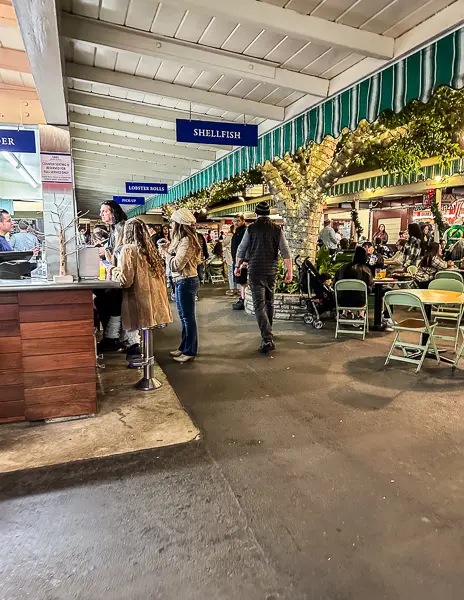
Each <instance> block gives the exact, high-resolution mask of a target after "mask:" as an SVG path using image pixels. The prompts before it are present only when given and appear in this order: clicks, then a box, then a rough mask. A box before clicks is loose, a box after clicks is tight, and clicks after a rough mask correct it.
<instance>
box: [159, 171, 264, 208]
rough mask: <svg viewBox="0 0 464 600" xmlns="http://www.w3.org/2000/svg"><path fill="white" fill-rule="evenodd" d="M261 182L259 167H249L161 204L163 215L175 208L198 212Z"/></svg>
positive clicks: (238, 194)
mask: <svg viewBox="0 0 464 600" xmlns="http://www.w3.org/2000/svg"><path fill="white" fill-rule="evenodd" d="M261 183H263V176H262V174H261V171H260V169H250V171H245V172H244V173H240V174H239V175H234V176H233V177H229V179H224V181H218V182H217V183H213V184H212V185H210V186H208V187H207V188H204V189H203V190H201V191H200V192H196V193H194V194H190V195H189V196H185V197H184V198H181V199H180V200H176V201H175V202H172V203H170V204H165V205H164V206H163V213H164V215H165V216H170V214H172V211H173V210H176V209H177V208H181V207H184V208H188V209H189V210H191V211H192V212H200V211H201V210H203V209H206V208H208V207H212V206H214V205H216V204H219V203H220V202H222V201H223V200H228V199H229V198H233V197H234V196H240V195H241V194H243V192H245V191H246V189H247V188H248V187H251V186H254V185H259V184H261Z"/></svg>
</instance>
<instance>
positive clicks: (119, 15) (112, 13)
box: [100, 0, 129, 25]
mask: <svg viewBox="0 0 464 600" xmlns="http://www.w3.org/2000/svg"><path fill="white" fill-rule="evenodd" d="M128 8H129V2H128V0H101V7H100V19H101V20H102V21H109V22H110V23H117V24H118V25H124V22H125V20H126V14H127V10H128Z"/></svg>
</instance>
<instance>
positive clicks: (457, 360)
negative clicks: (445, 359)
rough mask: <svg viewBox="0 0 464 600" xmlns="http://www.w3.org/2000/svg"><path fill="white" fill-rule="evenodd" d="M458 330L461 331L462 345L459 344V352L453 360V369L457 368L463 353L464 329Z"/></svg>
mask: <svg viewBox="0 0 464 600" xmlns="http://www.w3.org/2000/svg"><path fill="white" fill-rule="evenodd" d="M459 329H460V331H461V337H462V344H461V346H460V348H459V350H458V351H457V352H456V358H455V360H454V365H453V369H456V368H457V366H458V362H459V359H460V358H461V356H462V353H463V352H464V327H460V328H459Z"/></svg>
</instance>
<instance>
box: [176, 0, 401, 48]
mask: <svg viewBox="0 0 464 600" xmlns="http://www.w3.org/2000/svg"><path fill="white" fill-rule="evenodd" d="M165 3H167V4H174V5H176V6H181V7H182V9H185V8H186V7H189V6H191V7H193V8H196V9H198V10H200V11H202V12H204V13H205V14H207V15H213V16H215V17H223V18H225V19H227V20H228V21H230V22H231V23H237V22H240V23H241V24H243V25H247V24H250V25H255V26H256V27H258V28H259V30H266V31H274V32H275V33H279V34H281V35H286V36H288V37H289V38H292V39H299V40H304V41H305V42H315V43H316V44H321V45H323V46H329V47H330V46H334V47H336V48H342V49H344V50H350V51H351V52H356V53H359V54H364V55H365V56H373V57H375V58H384V59H390V58H392V57H393V42H394V40H393V38H389V37H386V36H383V35H379V34H377V33H371V32H370V31H364V30H360V29H356V28H355V27H349V26H348V25H342V24H341V23H334V22H332V21H327V20H325V19H321V18H319V17H312V16H308V15H303V14H301V13H298V12H295V11H294V10H291V9H289V8H281V7H280V6H274V5H273V4H268V3H267V2H259V1H258V0H234V1H233V2H231V1H230V0H165Z"/></svg>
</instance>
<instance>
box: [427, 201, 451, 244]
mask: <svg viewBox="0 0 464 600" xmlns="http://www.w3.org/2000/svg"><path fill="white" fill-rule="evenodd" d="M427 198H428V200H429V201H430V211H431V213H432V216H433V221H434V223H435V227H438V231H439V232H440V239H441V236H442V235H443V234H444V233H445V231H446V230H447V229H448V225H447V223H446V221H445V220H444V219H443V213H442V212H441V209H440V206H439V205H438V202H437V195H436V192H435V190H429V191H428V192H427Z"/></svg>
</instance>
